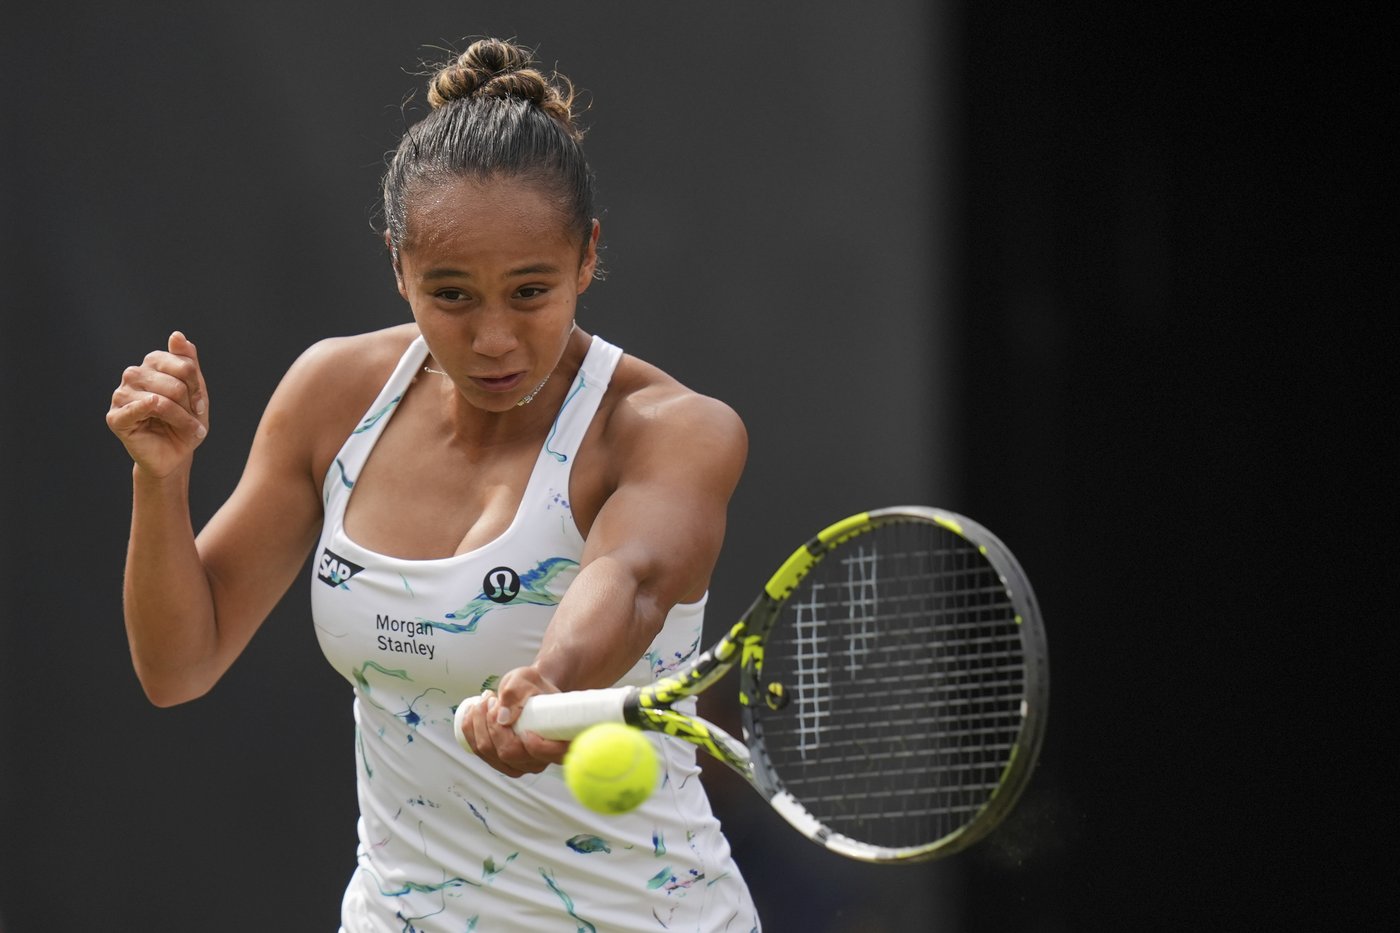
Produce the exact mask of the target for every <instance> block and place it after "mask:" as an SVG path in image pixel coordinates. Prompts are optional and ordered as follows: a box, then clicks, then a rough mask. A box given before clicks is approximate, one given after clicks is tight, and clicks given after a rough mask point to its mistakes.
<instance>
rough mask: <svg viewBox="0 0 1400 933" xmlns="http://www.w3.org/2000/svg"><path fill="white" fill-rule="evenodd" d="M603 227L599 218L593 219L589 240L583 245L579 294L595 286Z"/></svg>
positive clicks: (579, 272) (579, 270)
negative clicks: (600, 235) (599, 243)
mask: <svg viewBox="0 0 1400 933" xmlns="http://www.w3.org/2000/svg"><path fill="white" fill-rule="evenodd" d="M601 231H602V227H600V226H599V224H598V218H596V217H595V218H593V226H592V228H591V229H589V231H588V239H587V240H586V241H585V242H584V244H583V261H582V262H581V263H579V267H578V294H580V295H582V294H583V293H584V292H586V291H588V286H589V285H592V284H593V274H594V273H595V272H597V271H598V235H599V233H600V232H601Z"/></svg>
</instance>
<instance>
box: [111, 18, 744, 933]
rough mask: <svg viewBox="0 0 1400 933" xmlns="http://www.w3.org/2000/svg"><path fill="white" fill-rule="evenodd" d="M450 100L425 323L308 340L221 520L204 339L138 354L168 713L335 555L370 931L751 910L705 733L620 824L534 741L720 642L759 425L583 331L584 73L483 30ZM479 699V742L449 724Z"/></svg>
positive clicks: (130, 442) (411, 204) (326, 570)
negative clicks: (557, 708)
mask: <svg viewBox="0 0 1400 933" xmlns="http://www.w3.org/2000/svg"><path fill="white" fill-rule="evenodd" d="M428 100H429V102H430V103H431V105H432V107H433V109H432V111H431V112H430V113H429V114H428V116H426V117H425V118H424V119H423V120H422V121H421V122H419V123H418V124H417V125H415V126H413V127H412V128H411V129H410V130H409V131H408V132H407V133H406V134H405V135H404V137H403V139H402V142H401V143H400V145H399V146H398V149H397V151H396V153H395V154H394V156H393V158H392V161H391V163H390V165H389V168H388V171H387V172H386V174H385V177H384V215H385V218H386V226H387V229H386V231H385V239H386V242H387V244H388V249H389V255H390V259H391V262H392V268H393V274H394V276H395V279H396V281H397V283H398V288H399V292H400V294H402V296H403V297H404V299H405V300H406V301H407V302H408V305H409V309H410V311H411V313H412V323H406V324H402V325H400V326H396V327H391V328H388V329H386V330H381V331H377V332H374V333H370V334H364V335H361V336H354V337H344V338H335V339H328V340H325V341H322V342H320V343H318V344H316V345H315V346H313V347H311V348H310V349H309V350H307V351H306V352H305V353H304V354H303V355H302V356H301V357H300V359H298V360H297V362H296V363H295V364H294V365H293V366H292V367H291V369H290V370H289V371H288V373H287V374H286V376H285V378H284V379H283V380H282V382H281V384H280V385H279V386H278V388H277V390H276V392H275V393H274V395H273V397H272V399H271V401H270V402H269V404H268V406H267V409H266V411H265V413H264V415H263V418H262V421H261V423H260V425H259V428H258V431H257V434H256V437H255V439H254V441H253V446H252V450H251V453H250V455H249V458H248V462H247V466H246V468H245V470H244V473H243V476H242V478H241V480H240V482H239V484H238V486H237V488H236V489H235V490H234V492H233V494H232V495H231V496H230V497H229V499H228V501H227V502H226V503H224V505H223V506H222V507H221V508H220V509H219V510H218V512H217V513H216V514H215V515H214V517H213V518H212V519H211V520H210V521H209V522H208V524H207V525H206V526H205V527H204V528H203V530H201V531H200V532H199V534H198V535H195V534H194V532H193V529H192V525H191V519H190V512H189V505H188V488H189V483H190V477H191V472H192V465H193V459H194V453H195V450H196V449H197V448H198V447H199V445H200V443H201V441H202V440H203V439H204V437H205V435H206V433H207V430H208V427H209V422H210V418H209V413H210V393H209V390H208V387H207V385H206V382H205V374H204V372H203V370H202V369H201V366H200V362H199V354H198V351H197V350H196V348H195V345H194V344H193V343H192V342H191V341H190V340H189V339H188V338H186V337H185V336H184V335H183V334H182V333H179V332H177V333H174V334H172V335H171V336H170V338H169V341H168V344H167V346H166V348H165V349H163V350H157V351H155V352H152V353H150V354H148V355H147V356H146V358H145V359H144V361H143V362H142V363H141V364H140V365H137V366H132V367H130V368H128V369H127V370H126V371H125V373H124V374H123V376H122V380H121V384H120V386H119V387H118V388H117V390H116V391H115V393H114V394H113V397H112V405H111V409H110V411H109V412H108V414H107V422H108V425H109V426H110V428H111V429H112V431H113V432H115V433H116V435H117V436H118V437H119V438H120V439H121V441H122V443H123V444H124V445H125V446H126V449H127V450H128V452H129V453H130V455H131V457H132V459H133V461H135V464H134V467H133V470H132V476H133V485H134V505H133V513H132V524H131V539H130V546H129V553H128V556H127V564H126V577H125V611H126V627H127V635H128V638H129V640H130V645H131V653H132V658H133V662H134V664H135V668H136V671H137V674H138V675H139V677H140V680H141V683H142V685H143V687H144V688H145V691H146V693H147V695H148V696H149V697H150V699H151V700H152V702H154V703H156V704H157V705H160V706H166V705H171V704H176V703H182V702H185V701H187V700H191V699H194V698H196V697H198V696H200V695H202V694H204V693H205V692H206V691H208V690H209V689H210V688H212V687H213V686H214V684H215V683H216V682H217V681H218V679H219V678H220V676H222V674H223V673H224V671H225V670H227V669H228V667H229V665H230V664H232V663H233V661H234V659H235V658H236V657H238V655H239V653H240V652H241V651H242V650H243V648H244V647H245V646H246V645H247V643H248V641H249V639H250V638H251V637H252V635H253V634H254V632H255V631H256V629H257V628H258V626H259V625H261V624H262V622H263V620H264V619H265V618H266V617H267V615H268V614H269V612H271V610H272V609H273V607H274V606H275V605H276V604H277V602H278V601H279V600H280V599H281V597H282V596H283V595H284V594H285V592H286V591H287V588H288V587H289V586H290V585H291V584H292V582H293V581H294V579H295V578H296V577H297V576H298V574H299V572H300V569H301V568H302V566H303V565H304V562H305V560H306V557H307V554H308V553H309V552H310V553H311V554H312V555H313V560H312V566H313V573H312V579H311V580H310V581H308V582H309V585H310V588H311V594H312V600H311V605H312V615H313V619H314V622H315V626H316V633H317V636H318V638H319V640H320V644H321V646H322V648H323V650H324V652H325V655H326V657H327V659H328V660H329V661H330V663H331V664H332V665H333V666H334V667H335V668H336V670H338V671H340V672H341V674H343V675H344V677H345V679H346V680H347V681H348V682H349V684H350V686H351V688H352V694H353V712H354V723H355V734H354V738H353V742H354V747H355V760H356V761H357V763H358V766H357V774H356V777H357V781H358V793H359V804H360V818H359V827H358V828H359V849H358V854H357V864H356V866H355V867H354V869H353V875H352V877H351V879H350V881H349V885H348V888H347V890H346V893H345V897H344V902H343V905H342V920H341V923H342V929H343V930H344V931H346V933H357V931H389V930H393V931H401V930H405V929H416V930H454V931H461V930H468V929H471V930H478V931H481V933H486V931H497V930H550V929H560V930H563V929H568V930H575V929H577V930H595V929H596V930H600V931H602V930H607V931H643V930H645V931H655V930H660V929H684V930H699V931H721V930H725V931H738V930H744V931H748V930H755V929H757V928H758V926H759V921H758V919H757V917H756V914H755V911H754V907H753V903H752V900H751V898H750V896H749V893H748V890H747V888H746V886H745V883H744V881H743V879H742V877H741V875H740V873H739V871H738V869H737V868H736V866H735V864H734V862H733V860H732V858H731V855H730V851H729V846H728V844H727V842H726V840H725V838H724V835H723V834H722V832H721V829H720V826H719V825H718V822H717V820H716V819H715V817H714V816H713V814H712V812H711V809H710V805H709V802H708V800H707V799H706V796H705V794H704V791H703V790H702V788H701V785H700V781H699V778H698V768H697V765H696V762H695V749H694V747H693V746H691V745H689V744H686V743H681V742H663V741H662V740H660V739H658V738H657V737H655V736H650V737H649V740H651V741H653V742H654V744H655V745H656V747H657V751H658V753H659V754H660V755H661V756H662V762H663V767H664V776H663V781H662V784H661V787H660V788H659V790H658V791H657V792H656V793H655V794H654V795H653V796H652V797H651V798H650V799H649V800H647V801H646V802H645V803H644V804H643V805H642V806H641V807H639V808H638V809H637V810H635V811H632V812H630V813H628V814H624V815H622V816H618V817H601V816H598V815H596V814H594V813H591V812H590V811H587V810H584V809H582V808H581V807H580V806H579V805H578V804H577V803H576V802H575V801H574V800H573V798H572V797H571V796H570V794H569V792H568V791H567V790H566V788H565V786H564V784H563V782H562V780H561V778H560V774H559V768H558V764H559V762H560V760H561V759H562V756H563V752H564V750H565V748H566V747H567V746H566V743H562V742H552V741H547V740H544V739H541V738H540V737H538V736H535V735H532V734H526V735H517V734H516V733H515V732H514V731H513V730H512V729H511V728H510V725H511V723H512V722H513V720H514V718H515V717H516V715H517V714H518V710H519V709H520V707H521V704H522V703H523V702H524V701H525V699H526V698H528V697H530V696H532V695H534V694H537V693H546V692H556V691H560V690H574V689H583V688H590V687H602V686H611V685H614V684H644V683H647V682H650V681H651V680H652V679H654V678H656V677H657V676H659V675H662V674H664V673H666V672H668V671H670V670H672V669H674V668H676V667H677V666H678V665H680V664H681V663H683V662H685V661H687V660H688V659H690V657H691V656H692V655H693V654H694V653H695V652H696V650H697V648H698V646H699V645H700V642H701V631H702V624H703V616H704V607H705V599H706V593H707V588H708V585H709V578H710V574H711V572H712V570H713V567H714V564H715V560H716V557H717V556H718V554H719V550H720V545H721V541H722V539H723V534H724V526H725V511H726V508H727V505H728V501H729V498H730V496H731V494H732V493H733V490H734V488H735V485H736V484H737V482H738V479H739V476H740V473H741V470H742V468H743V463H744V458H745V455H746V436H745V432H744V428H743V425H742V424H741V422H740V420H739V418H738V417H737V416H736V415H735V413H734V412H733V411H732V410H731V409H729V408H728V407H727V406H725V405H724V404H722V403H720V402H718V401H715V400H713V399H710V398H706V397H704V396H701V395H698V394H696V393H695V392H692V391H690V390H688V389H687V388H685V387H684V386H682V385H680V384H679V383H677V382H676V381H675V380H674V379H672V378H671V377H669V376H667V375H666V374H665V373H663V372H662V371H660V370H659V369H657V368H655V367H654V366H651V365H649V364H647V363H644V362H642V361H641V360H638V359H636V358H634V357H631V356H628V355H626V354H624V353H623V352H622V351H621V350H619V349H618V348H617V347H614V346H612V345H610V344H609V343H607V342H606V341H604V340H603V339H602V338H600V337H597V336H593V335H590V334H588V333H587V332H585V330H584V327H583V325H582V322H579V321H577V320H576V319H575V312H576V310H577V304H578V299H579V296H580V295H582V294H583V293H584V292H585V291H586V290H587V289H588V287H589V285H590V284H591V282H592V281H593V278H594V273H595V270H596V268H597V263H598V238H599V226H598V222H597V220H595V219H594V208H593V176H592V173H591V171H590V169H589V166H588V164H587V162H586V160H585V158H584V153H583V150H582V148H581V146H580V140H581V137H582V132H581V129H580V127H579V126H578V124H577V123H576V120H575V113H574V106H573V91H572V85H570V84H569V82H568V81H567V79H564V78H562V77H560V76H555V75H546V74H544V73H542V72H541V71H539V70H538V69H537V68H536V67H535V66H534V65H533V64H532V62H531V60H530V55H529V53H528V52H527V50H525V49H522V48H520V47H518V46H516V45H514V44H511V43H507V42H501V41H497V40H491V39H488V40H482V41H479V42H476V43H475V44H473V45H472V46H471V47H470V48H468V49H467V51H466V52H465V53H463V54H462V55H461V56H460V57H459V58H457V59H456V60H454V61H451V62H449V63H448V64H446V65H445V66H444V67H443V68H442V69H441V70H440V71H438V72H437V74H436V75H434V76H433V77H432V79H431V81H430V83H429V96H428ZM326 399H335V400H336V401H335V404H334V405H327V404H326ZM482 691H487V696H488V702H487V703H483V704H478V706H477V707H476V708H475V709H474V710H473V712H472V713H471V715H470V716H469V717H468V718H467V720H466V722H465V724H464V727H463V731H464V733H465V734H466V736H467V738H468V740H469V741H470V743H471V745H472V746H473V747H474V748H475V749H476V752H477V754H476V755H475V756H473V755H470V754H466V753H464V752H463V751H462V750H461V749H460V748H459V747H458V744H457V742H456V739H455V737H454V735H453V734H452V717H453V712H454V706H455V703H456V701H457V700H459V699H460V698H462V697H464V696H469V695H474V694H477V693H480V692H482ZM346 741H347V743H348V742H350V741H351V739H350V738H349V737H348V736H347V740H346ZM269 844H270V845H271V844H273V843H272V842H269ZM348 856H349V854H348V853H347V871H350V865H349V864H348Z"/></svg>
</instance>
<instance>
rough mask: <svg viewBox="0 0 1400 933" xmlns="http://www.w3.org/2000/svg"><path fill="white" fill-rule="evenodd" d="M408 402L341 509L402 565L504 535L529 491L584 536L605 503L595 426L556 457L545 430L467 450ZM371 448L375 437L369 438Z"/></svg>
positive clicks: (356, 531) (372, 546)
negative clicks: (575, 446)
mask: <svg viewBox="0 0 1400 933" xmlns="http://www.w3.org/2000/svg"><path fill="white" fill-rule="evenodd" d="M427 414H428V413H426V412H424V411H423V406H422V405H421V404H420V405H418V406H417V407H416V408H415V406H414V405H413V404H412V399H405V403H404V404H403V405H402V406H401V408H400V410H399V411H398V412H397V413H396V414H395V417H394V418H393V419H392V420H391V421H389V422H388V424H387V425H385V426H384V429H383V431H382V432H381V433H380V435H379V436H378V437H376V438H373V439H372V443H373V446H372V447H371V448H370V449H369V450H368V454H367V457H366V459H365V460H364V462H363V463H362V464H361V465H360V468H359V472H358V475H357V476H356V477H355V480H354V485H353V488H352V489H351V490H350V491H349V495H348V500H347V501H346V503H345V516H344V529H345V533H346V534H347V535H348V536H349V537H350V538H351V539H352V540H354V541H355V542H356V543H357V544H359V545H360V546H362V547H364V548H365V549H367V550H369V551H373V552H376V553H379V554H384V555H388V556H392V557H397V558H402V559H406V560H434V559H441V558H446V557H452V556H455V555H461V554H465V553H468V552H470V551H473V550H476V549H478V548H481V547H483V546H485V545H487V544H489V543H491V542H493V541H495V540H497V539H498V538H500V537H501V536H502V535H503V534H504V533H505V532H506V531H507V529H509V528H510V527H511V525H512V523H513V522H514V521H515V520H516V518H517V516H518V515H519V514H520V512H521V508H522V503H523V500H524V499H525V497H526V496H527V494H528V495H530V496H532V497H534V498H537V499H539V498H543V499H545V500H548V501H549V502H552V503H553V504H554V505H556V506H559V507H561V508H562V509H563V510H564V511H567V512H569V513H570V514H571V516H572V518H573V520H574V522H575V524H576V526H577V528H578V530H579V532H580V533H581V534H584V535H586V534H587V529H588V528H589V527H590V525H591V524H592V520H593V518H594V517H595V516H596V514H597V512H598V510H599V509H600V508H601V506H602V502H603V500H604V499H605V497H606V489H605V485H604V484H605V473H606V470H605V469H604V467H605V466H606V460H605V456H604V452H603V451H602V450H601V449H600V448H599V445H598V443H597V440H596V438H595V437H594V433H595V432H593V431H592V430H590V431H589V432H588V433H587V434H586V435H585V436H584V438H583V441H582V443H581V444H580V445H579V447H578V449H577V450H576V451H573V452H571V456H569V457H567V458H566V459H565V460H563V461H560V460H559V459H558V457H557V455H552V454H551V452H550V449H549V447H548V434H547V433H546V432H545V430H543V429H542V430H540V431H539V432H538V433H537V435H535V434H531V435H526V436H523V437H521V438H518V439H514V440H510V441H508V442H503V443H498V444H492V445H489V446H481V447H475V448H464V447H463V446H461V445H456V444H453V443H451V442H450V441H449V440H448V439H446V438H444V437H442V429H441V423H440V422H439V421H436V420H434V419H432V418H430V417H428V416H427ZM365 440H366V441H367V442H369V441H371V438H365Z"/></svg>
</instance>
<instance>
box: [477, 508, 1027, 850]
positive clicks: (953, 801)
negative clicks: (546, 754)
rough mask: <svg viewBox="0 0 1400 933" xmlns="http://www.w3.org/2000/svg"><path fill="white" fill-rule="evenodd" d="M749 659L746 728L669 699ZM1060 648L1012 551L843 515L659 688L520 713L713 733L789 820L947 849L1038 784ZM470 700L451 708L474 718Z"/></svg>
mask: <svg viewBox="0 0 1400 933" xmlns="http://www.w3.org/2000/svg"><path fill="white" fill-rule="evenodd" d="M736 664H738V665H739V703H740V708H741V711H742V718H743V727H744V738H745V741H744V742H740V741H738V740H736V739H735V738H733V737H732V736H730V735H728V734H726V733H725V732H724V731H723V730H721V729H719V728H718V727H716V726H714V725H712V724H711V723H708V722H706V721H705V720H703V719H700V718H698V717H695V716H688V715H685V714H684V713H681V712H679V711H677V710H674V709H672V708H671V706H672V704H674V703H675V702H676V701H678V700H681V699H683V698H685V697H690V696H695V695H696V694H698V693H700V692H701V691H703V690H705V689H707V688H708V687H710V686H711V685H712V684H714V683H716V682H717V681H719V680H720V679H721V678H722V677H723V676H724V675H725V674H726V673H727V672H728V671H729V669H730V668H732V667H734V666H735V665H736ZM1049 686H1050V681H1049V662H1048V659H1047V657H1046V648H1045V633H1044V630H1043V628H1042V626H1041V620H1040V610H1039V609H1038V608H1037V606H1036V601H1035V595H1034V594H1033V593H1032V591H1031V586H1030V583H1029V581H1028V580H1027V579H1026V577H1025V574H1024V573H1023V572H1022V571H1021V567H1020V565H1019V564H1017V562H1016V559H1015V558H1014V557H1013V556H1012V555H1011V552H1010V551H1009V550H1007V548H1006V546H1005V545H1003V544H1002V543H1001V541H999V540H998V539H997V538H996V536H995V535H993V534H992V533H991V532H990V531H988V530H987V529H985V528H983V527H982V526H981V525H979V524H977V523H976V522H974V521H971V520H970V519H967V518H964V517H962V516H960V515H956V514H954V513H952V512H946V511H941V510H938V509H931V508H924V507H901V508H891V509H880V510H878V511H872V512H865V513H862V514H860V515H855V516H852V517H850V518H847V519H845V520H843V521H839V522H837V523H836V524H834V525H832V526H831V527H829V528H827V529H826V530H824V531H822V532H821V533H820V534H818V535H817V536H816V537H815V538H813V539H812V540H811V541H809V542H807V544H805V545H804V546H802V547H801V548H798V550H797V551H796V552H795V553H794V554H793V555H792V556H791V557H789V558H788V559H787V561H785V562H784V563H783V565H782V566H781V567H779V568H778V571H777V573H775V574H773V576H772V578H771V579H770V580H769V581H768V583H767V585H766V586H765V587H764V588H763V592H762V593H760V594H759V596H758V599H757V600H755V601H754V604H753V605H752V606H751V607H750V608H749V610H748V612H747V613H745V615H744V617H743V618H742V619H740V620H739V621H738V622H737V623H735V624H734V626H733V627H732V628H731V629H730V630H729V632H728V633H727V634H726V635H725V636H724V637H723V638H721V639H720V640H719V641H718V642H717V643H715V644H714V645H713V646H711V647H710V648H709V649H708V650H706V651H705V652H704V653H702V654H701V655H700V656H699V657H698V658H697V659H696V660H695V661H693V662H692V663H691V664H690V665H689V666H688V667H687V668H685V669H683V670H680V671H677V672H675V673H674V674H672V675H670V676H667V677H663V678H661V679H659V680H657V681H655V682H653V683H652V684H651V685H649V686H646V687H615V688H610V689H604V690H582V691H576V692H572V693H560V694H542V695H539V696H535V697H532V698H531V699H530V700H529V701H528V702H527V703H526V705H525V707H524V709H522V710H521V714H520V717H519V720H518V722H517V724H516V728H517V729H519V730H528V731H532V732H536V733H539V734H540V735H542V736H545V737H547V738H552V739H570V738H573V737H574V736H576V735H578V733H580V732H582V731H583V730H584V729H585V728H587V727H588V726H590V725H593V724H595V723H599V722H625V723H628V724H629V725H633V726H636V727H638V728H641V729H647V730H650V731H653V732H662V733H665V734H666V735H671V736H675V737H677V738H680V739H684V740H685V741H688V742H691V743H693V744H695V745H698V746H700V747H701V748H703V749H705V750H706V751H708V752H709V753H710V754H712V755H714V756H715V757H716V758H718V759H719V760H720V761H723V762H724V763H725V764H727V765H729V766H730V767H731V768H733V769H734V770H735V771H737V772H738V773H739V774H740V775H741V776H742V777H743V778H744V779H745V780H747V781H748V782H749V783H750V784H751V785H752V786H753V787H754V788H755V789H757V790H758V792H759V793H760V794H762V795H763V796H764V797H765V798H767V800H768V801H769V802H770V803H771V804H772V805H773V808H774V809H775V810H777V811H778V813H779V814H781V815H782V816H783V817H784V818H785V819H786V820H787V821H788V822H789V823H791V824H792V825H793V826H795V827H796V828H797V829H799V830H800V831H802V832H803V833H804V834H805V835H807V836H808V837H809V838H810V839H812V840H813V841H815V842H817V843H820V844H821V845H824V846H826V847H827V848H828V849H830V850H832V851H834V852H838V853H840V854H841V855H845V856H848V857H850V858H854V859H860V860H862V861H868V862H913V861H922V860H925V859H932V858H939V857H942V856H945V855H950V854H952V853H954V852H957V851H959V850H961V849H964V848H966V847H967V846H969V845H971V844H972V843H974V842H976V841H977V840H978V839H980V838H982V837H983V836H985V835H986V834H987V833H988V832H989V831H990V830H991V829H992V828H993V827H995V826H996V825H997V824H998V823H999V822H1001V820H1002V818H1003V817H1005V816H1006V814H1007V813H1008V812H1009V811H1010V809H1011V807H1012V806H1013V805H1014V804H1015V802H1016V799H1017V797H1018V796H1019V795H1020V793H1021V791H1022V789H1023V788H1024V787H1025V785H1026V782H1027V780H1028V778H1029V777H1030V774H1031V771H1032V769H1033V767H1034V765H1035V761H1036V757H1037V755H1038V753H1039V749H1040V744H1041V738H1042V736H1043V735H1044V732H1045V714H1046V703H1047V700H1048V698H1049ZM474 700H475V698H470V699H468V700H464V701H463V702H462V703H461V704H460V705H459V706H458V709H457V717H456V721H455V725H454V728H455V730H456V734H457V740H458V742H461V743H462V745H463V747H464V748H467V749H468V751H470V747H469V746H467V744H466V740H465V738H464V736H463V735H462V716H463V715H464V714H465V712H466V711H467V710H468V709H469V708H470V705H471V703H472V702H474Z"/></svg>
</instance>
